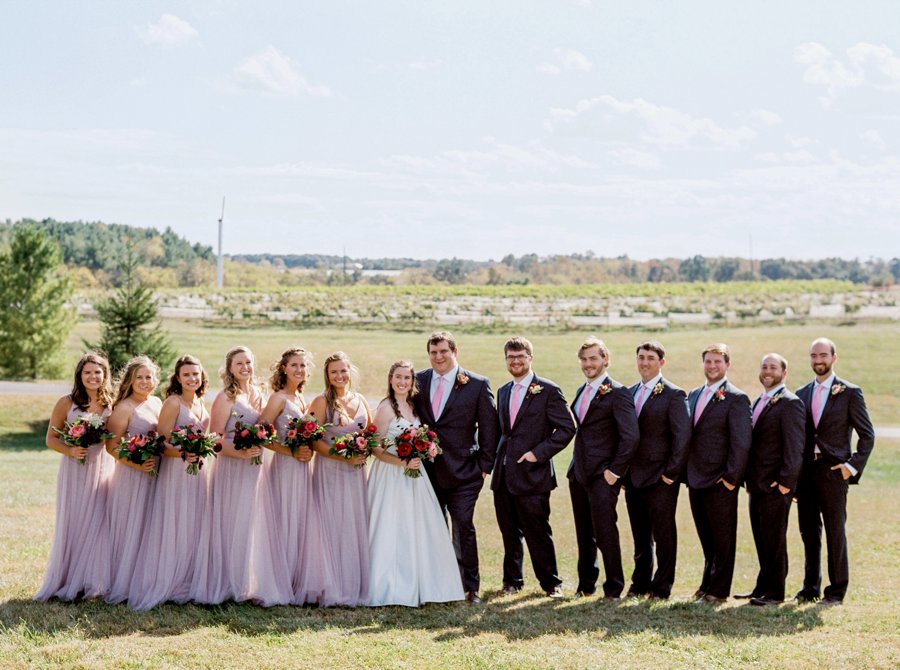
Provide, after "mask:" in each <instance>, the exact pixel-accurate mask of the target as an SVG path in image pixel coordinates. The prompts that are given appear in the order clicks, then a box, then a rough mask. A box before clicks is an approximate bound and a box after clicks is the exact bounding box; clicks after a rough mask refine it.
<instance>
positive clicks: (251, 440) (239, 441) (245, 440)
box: [234, 421, 276, 465]
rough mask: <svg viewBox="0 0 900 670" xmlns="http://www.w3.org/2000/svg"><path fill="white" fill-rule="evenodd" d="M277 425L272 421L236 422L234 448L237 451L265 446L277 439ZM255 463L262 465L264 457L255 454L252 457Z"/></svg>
mask: <svg viewBox="0 0 900 670" xmlns="http://www.w3.org/2000/svg"><path fill="white" fill-rule="evenodd" d="M275 437H276V434H275V426H273V425H272V424H271V423H244V422H243V421H236V422H235V423H234V448H235V450H236V451H241V450H242V449H252V448H253V447H260V448H262V447H265V446H266V445H269V444H272V443H273V442H274V441H275ZM250 462H251V463H253V465H261V464H262V457H261V456H254V457H253V458H251V459H250Z"/></svg>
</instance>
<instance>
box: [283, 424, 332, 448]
mask: <svg viewBox="0 0 900 670" xmlns="http://www.w3.org/2000/svg"><path fill="white" fill-rule="evenodd" d="M330 425H331V424H330V423H324V424H321V425H320V424H319V422H318V421H317V420H316V417H314V416H312V415H307V416H297V417H294V418H292V419H291V420H290V421H288V424H287V434H286V435H285V439H284V446H286V447H287V448H288V449H290V450H291V455H292V456H296V455H297V449H299V448H300V447H312V445H313V442H318V441H319V440H321V439H322V438H323V437H325V429H326V428H328V426H330Z"/></svg>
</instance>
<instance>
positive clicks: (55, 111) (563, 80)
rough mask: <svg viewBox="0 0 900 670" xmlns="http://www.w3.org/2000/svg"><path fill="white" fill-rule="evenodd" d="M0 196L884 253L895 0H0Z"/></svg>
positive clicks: (315, 229) (205, 212)
mask: <svg viewBox="0 0 900 670" xmlns="http://www.w3.org/2000/svg"><path fill="white" fill-rule="evenodd" d="M0 43H2V44H3V45H4V58H3V59H2V62H0V91H2V99H3V104H2V105H0V219H6V218H10V219H18V218H21V217H33V218H43V217H54V218H57V219H63V220H74V219H82V220H102V221H106V222H118V223H127V224H131V225H138V226H157V227H165V226H167V225H168V226H171V227H172V228H173V229H175V230H176V231H177V232H179V233H180V234H183V235H185V236H186V237H188V238H189V239H190V240H192V241H199V242H203V243H207V244H213V243H214V241H215V222H216V219H217V218H218V215H219V207H220V203H221V198H222V196H223V195H225V196H226V197H227V205H226V212H225V223H226V236H225V251H226V252H227V253H241V252H254V253H255V252H281V253H325V254H340V253H342V252H343V250H344V248H345V247H346V252H347V253H348V254H349V255H350V256H413V257H421V258H424V257H450V256H459V257H468V258H477V259H487V258H495V259H499V258H501V257H502V256H504V255H505V254H507V253H513V254H516V255H520V254H524V253H532V252H533V253H538V254H541V255H543V254H550V253H564V254H568V253H574V252H585V251H588V250H591V251H593V252H594V253H595V254H597V255H603V256H617V255H620V254H628V255H629V256H631V257H633V258H638V259H645V258H651V257H662V256H678V257H684V256H689V255H693V254H698V253H699V254H704V255H709V256H715V255H741V256H746V255H748V254H749V253H750V250H751V249H750V248H751V239H752V251H753V254H754V256H756V257H773V256H787V257H792V258H817V257H824V256H833V255H838V256H844V257H862V258H866V257H869V256H879V257H890V256H896V255H900V158H898V150H900V133H898V130H900V3H896V2H892V1H884V2H866V1H862V2H857V3H853V5H852V9H851V8H850V6H849V5H846V4H845V3H822V2H805V1H796V2H794V1H792V2H788V3H785V2H778V3H776V2H768V1H765V0H763V1H760V2H752V3H746V2H742V3H737V2H727V1H718V2H714V1H712V0H710V1H708V2H690V1H679V2H645V1H640V0H638V1H632V2H628V3H623V2H617V3H612V2H600V1H599V0H556V1H554V2H551V1H549V0H547V1H537V0H532V1H528V0H518V1H516V2H512V1H506V0H490V1H485V0H481V1H480V2H472V1H469V0H455V1H447V2H444V1H432V2H420V1H419V2H414V1H409V2H401V1H398V0H382V1H381V2H377V3H376V2H356V1H352V2H350V1H341V0H335V1H333V2H328V3H323V2H269V1H266V0H257V2H254V3H252V5H251V3H242V2H237V1H232V0H223V1H219V2H205V3H188V2H153V1H150V2H139V3H138V2H125V3H123V2H114V1H108V2H96V1H94V0H82V1H81V2H78V3H62V2H47V1H35V2H27V3H26V2H5V3H4V4H3V20H2V21H0Z"/></svg>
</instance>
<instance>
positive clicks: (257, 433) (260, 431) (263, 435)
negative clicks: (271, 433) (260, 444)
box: [256, 428, 268, 440]
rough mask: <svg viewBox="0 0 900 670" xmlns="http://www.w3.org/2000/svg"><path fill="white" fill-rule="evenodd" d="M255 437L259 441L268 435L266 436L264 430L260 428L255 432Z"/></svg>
mask: <svg viewBox="0 0 900 670" xmlns="http://www.w3.org/2000/svg"><path fill="white" fill-rule="evenodd" d="M256 437H258V438H259V439H261V440H264V439H266V438H267V437H268V435H266V429H265V428H260V429H259V430H258V431H256Z"/></svg>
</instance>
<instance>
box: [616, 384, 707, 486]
mask: <svg viewBox="0 0 900 670" xmlns="http://www.w3.org/2000/svg"><path fill="white" fill-rule="evenodd" d="M659 383H660V384H662V390H661V391H660V392H659V393H654V392H653V391H651V392H650V395H648V396H647V397H646V399H645V400H644V407H643V408H642V409H641V414H640V416H639V417H638V429H639V431H640V442H639V443H638V448H637V451H636V452H635V454H634V458H633V459H632V460H631V471H630V472H629V475H628V478H629V484H630V485H631V486H633V487H635V488H644V487H646V486H651V485H653V484H656V483H657V482H658V481H660V478H661V477H662V476H663V475H665V476H666V477H668V478H669V479H671V480H673V481H678V479H680V478H681V475H682V473H683V472H684V464H685V463H686V462H687V455H688V446H689V445H690V442H691V419H690V417H689V416H688V409H687V396H686V395H685V393H684V391H683V390H681V389H680V388H678V387H677V386H675V385H674V384H672V383H671V382H669V381H668V380H667V379H665V378H661V380H660V382H659ZM639 386H640V383H638V384H635V385H634V386H632V387H631V388H630V389H628V392H629V393H631V395H632V397H634V395H635V394H636V393H637V390H638V387H639ZM654 388H656V387H654ZM613 472H615V470H613ZM616 474H619V473H618V472H617V473H616Z"/></svg>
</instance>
